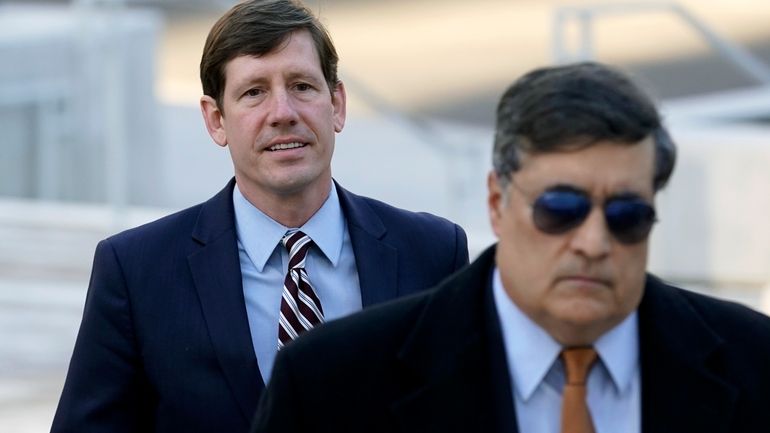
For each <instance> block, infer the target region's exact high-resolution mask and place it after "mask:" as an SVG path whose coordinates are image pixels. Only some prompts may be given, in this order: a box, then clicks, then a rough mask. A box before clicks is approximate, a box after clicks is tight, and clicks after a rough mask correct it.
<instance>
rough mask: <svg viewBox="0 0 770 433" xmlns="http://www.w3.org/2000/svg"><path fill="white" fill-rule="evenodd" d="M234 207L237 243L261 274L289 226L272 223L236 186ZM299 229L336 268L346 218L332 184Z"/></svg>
mask: <svg viewBox="0 0 770 433" xmlns="http://www.w3.org/2000/svg"><path fill="white" fill-rule="evenodd" d="M233 206H234V208H235V225H236V229H237V233H238V241H239V242H240V243H241V245H242V246H243V248H244V249H245V250H246V254H247V255H248V256H249V259H251V261H252V263H253V264H254V266H255V267H256V268H257V271H259V272H262V270H263V269H264V267H265V264H266V263H267V261H268V259H269V258H270V256H271V255H272V254H273V251H274V250H275V248H276V246H277V245H278V243H279V242H280V241H281V238H282V237H283V236H284V235H285V234H286V231H287V230H289V229H290V228H292V227H286V226H284V225H283V224H281V223H279V222H277V221H275V220H274V219H272V218H270V217H269V216H267V215H266V214H265V213H264V212H262V211H261V210H259V209H258V208H257V207H255V206H254V205H253V204H251V203H250V202H249V201H248V200H247V199H246V197H244V196H243V194H241V191H240V189H239V188H238V185H237V184H236V187H235V188H233ZM299 229H300V230H302V232H304V233H305V234H306V235H308V236H310V239H312V240H313V242H315V244H316V246H318V248H319V249H320V250H321V252H322V253H323V255H324V256H326V258H327V259H329V261H330V262H331V263H332V265H333V266H337V263H338V262H339V258H340V254H341V253H342V242H343V236H344V234H345V219H344V216H343V214H342V207H341V206H340V201H339V196H338V195H337V189H336V188H335V187H334V184H332V185H331V189H330V191H329V197H328V198H327V199H326V201H325V202H324V204H323V205H322V206H321V208H320V209H318V211H317V212H316V213H315V214H313V216H312V217H310V219H309V220H308V221H307V222H306V223H305V224H304V225H303V226H302V227H299Z"/></svg>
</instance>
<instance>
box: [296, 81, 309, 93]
mask: <svg viewBox="0 0 770 433" xmlns="http://www.w3.org/2000/svg"><path fill="white" fill-rule="evenodd" d="M294 88H295V89H297V90H299V91H300V92H307V91H308V90H310V89H312V88H313V86H311V85H310V84H307V83H298V84H297V85H296V86H294Z"/></svg>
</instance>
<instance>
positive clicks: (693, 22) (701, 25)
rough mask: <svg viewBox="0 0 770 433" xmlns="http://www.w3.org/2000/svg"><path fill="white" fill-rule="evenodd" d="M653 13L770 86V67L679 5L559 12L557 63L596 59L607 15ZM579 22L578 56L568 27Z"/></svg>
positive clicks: (639, 4)
mask: <svg viewBox="0 0 770 433" xmlns="http://www.w3.org/2000/svg"><path fill="white" fill-rule="evenodd" d="M649 11H669V12H671V13H673V14H674V15H676V16H678V17H679V18H680V19H681V20H682V21H684V22H685V23H686V24H687V25H689V26H690V27H691V28H692V29H694V30H695V31H696V32H697V33H698V34H699V35H700V36H701V37H702V38H703V39H704V40H705V41H706V43H708V45H709V46H711V47H712V48H713V49H715V50H716V51H717V52H719V53H720V54H722V55H723V56H724V57H725V58H726V59H727V60H729V61H730V62H732V63H733V64H735V65H736V66H738V67H739V68H740V69H742V70H743V71H744V72H746V74H748V75H749V76H751V77H752V78H754V79H755V80H756V81H758V82H759V83H761V84H763V85H765V86H770V67H768V66H767V65H765V64H764V63H763V62H762V61H760V60H759V59H757V57H756V56H754V55H753V54H751V53H750V52H749V51H748V50H746V49H744V48H743V47H741V46H740V45H737V44H734V43H732V42H730V41H729V40H727V39H726V38H724V37H722V36H720V35H719V34H717V33H716V32H715V31H714V30H713V29H711V28H710V27H709V26H708V25H707V24H706V23H705V22H703V21H702V20H700V19H699V18H697V17H696V16H695V15H693V14H692V13H691V12H690V11H688V10H687V9H686V8H684V7H683V6H681V5H680V4H678V3H675V2H636V3H608V4H595V5H586V6H565V7H561V8H558V9H557V10H556V12H555V13H554V17H553V46H552V49H553V57H554V60H555V61H556V62H557V63H566V62H573V61H582V60H591V59H593V58H594V50H593V48H594V38H593V34H592V32H591V30H592V29H591V26H592V25H593V22H594V20H595V19H596V18H598V17H599V16H606V15H610V14H612V15H618V14H629V13H637V12H649ZM570 20H575V21H576V22H577V24H578V27H579V29H580V46H579V48H578V50H577V51H576V52H575V53H570V51H569V50H568V49H567V48H566V40H565V39H566V37H565V36H566V27H567V26H568V25H569V24H570Z"/></svg>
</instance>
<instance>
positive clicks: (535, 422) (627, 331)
mask: <svg viewBox="0 0 770 433" xmlns="http://www.w3.org/2000/svg"><path fill="white" fill-rule="evenodd" d="M492 290H493V294H494V300H495V306H496V308H497V314H498V316H499V318H500V326H501V328H502V335H503V344H504V345H505V353H506V357H507V361H508V371H510V373H511V389H512V390H513V397H514V405H515V409H516V418H517V421H518V427H519V431H520V432H526V433H560V429H561V425H560V423H561V390H562V387H563V386H564V366H563V365H562V362H561V360H560V359H559V353H560V352H561V350H562V347H561V345H560V344H559V343H557V342H556V340H554V339H553V338H552V337H551V336H550V335H549V334H548V333H547V332H546V331H545V330H544V329H542V328H541V327H540V326H539V325H537V324H536V323H535V322H533V321H532V320H531V319H530V318H529V317H528V316H527V315H526V314H524V312H522V311H521V310H520V309H519V308H518V306H517V305H516V304H515V303H514V302H513V301H512V300H511V298H509V297H508V295H507V294H506V293H505V289H504V288H503V284H502V281H501V279H500V272H499V270H498V269H497V268H495V270H494V275H493V281H492ZM594 348H595V349H596V351H597V352H598V354H599V360H600V362H597V364H595V365H594V367H593V368H592V369H591V372H590V373H589V376H588V383H587V387H588V388H587V389H588V397H587V401H588V408H589V411H590V412H591V418H592V419H593V422H594V429H595V431H596V433H639V432H640V431H641V400H640V396H641V393H640V389H641V385H640V375H639V334H638V319H637V313H636V312H634V313H632V314H631V315H629V316H628V317H627V318H626V319H625V320H624V321H623V322H621V323H620V324H619V325H617V326H616V327H615V328H613V329H611V330H610V331H608V332H607V333H605V334H604V335H602V336H601V337H600V338H599V339H598V340H597V341H596V343H595V344H594Z"/></svg>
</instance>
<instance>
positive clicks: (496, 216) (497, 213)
mask: <svg viewBox="0 0 770 433" xmlns="http://www.w3.org/2000/svg"><path fill="white" fill-rule="evenodd" d="M505 204H506V200H505V190H503V188H502V187H501V186H500V182H499V180H498V178H497V173H495V171H494V170H491V171H490V172H489V174H488V175H487V207H488V209H489V222H490V224H491V225H492V231H494V232H495V235H496V236H497V237H500V231H499V230H500V220H501V218H502V212H503V207H505Z"/></svg>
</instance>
